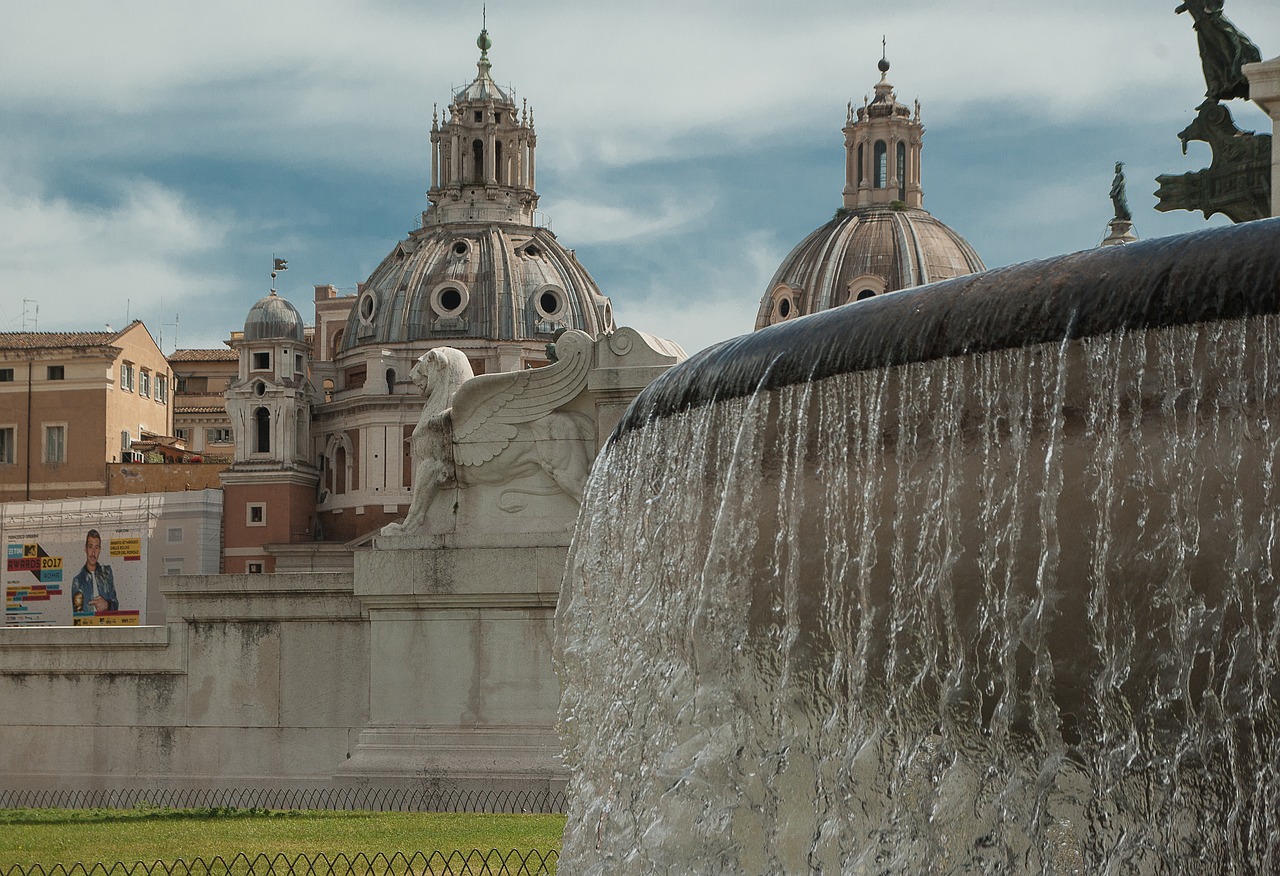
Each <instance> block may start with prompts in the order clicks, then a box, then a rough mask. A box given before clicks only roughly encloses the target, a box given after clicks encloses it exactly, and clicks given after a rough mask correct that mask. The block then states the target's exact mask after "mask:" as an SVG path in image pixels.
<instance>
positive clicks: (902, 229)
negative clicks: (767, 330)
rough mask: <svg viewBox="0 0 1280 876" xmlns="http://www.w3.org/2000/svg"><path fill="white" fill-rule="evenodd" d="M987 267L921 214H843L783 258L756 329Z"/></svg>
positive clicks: (880, 210) (881, 210)
mask: <svg viewBox="0 0 1280 876" xmlns="http://www.w3.org/2000/svg"><path fill="white" fill-rule="evenodd" d="M985 269H986V268H985V266H984V265H983V264H982V259H980V258H979V257H978V254H977V253H976V252H974V249H973V247H972V246H970V245H969V242H968V241H966V240H965V239H964V238H963V237H961V236H960V235H959V234H957V233H956V232H955V231H953V230H951V228H949V227H948V226H946V225H944V224H943V223H942V222H939V221H938V220H937V219H935V218H934V217H933V216H931V215H930V214H929V213H928V212H926V211H924V210H911V209H894V208H892V207H869V208H862V209H856V210H847V211H845V210H842V211H841V212H840V214H839V215H837V216H836V218H835V219H832V220H831V221H830V222H828V223H827V224H826V225H823V226H822V227H821V228H819V229H818V230H817V231H815V232H813V233H812V234H810V235H809V236H808V237H806V238H805V239H804V240H803V241H801V243H800V245H799V246H797V247H796V248H795V249H793V250H792V251H791V253H790V255H788V256H787V257H786V259H784V260H783V262H782V265H781V266H780V267H779V268H778V270H777V272H776V273H775V274H774V275H773V279H772V280H771V281H770V283H769V289H768V291H767V292H766V293H765V296H764V298H763V300H762V301H761V302H760V312H759V314H758V315H757V316H756V328H757V329H761V328H764V327H765V326H768V325H772V324H773V323H775V322H781V321H782V320H785V319H790V318H792V317H795V316H803V315H804V314H807V313H816V312H818V311H820V310H826V309H828V308H831V307H838V306H840V305H841V304H847V303H848V302H850V301H856V300H858V299H859V298H865V297H868V296H869V295H879V294H882V293H885V292H895V291H897V290H898V289H905V288H907V287H910V286H919V285H922V284H924V283H932V282H935V281H937V280H949V279H951V278H952V277H960V276H963V275H965V274H972V273H975V272H977V271H982V270H985Z"/></svg>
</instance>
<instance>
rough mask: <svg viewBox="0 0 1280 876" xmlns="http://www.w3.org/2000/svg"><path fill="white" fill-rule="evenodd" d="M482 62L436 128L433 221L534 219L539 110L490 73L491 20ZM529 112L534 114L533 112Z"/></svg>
mask: <svg viewBox="0 0 1280 876" xmlns="http://www.w3.org/2000/svg"><path fill="white" fill-rule="evenodd" d="M476 47H477V48H479V49H480V60H479V61H477V62H476V70H477V73H476V78H475V80H474V81H472V82H471V84H470V85H467V86H464V87H463V88H460V89H458V90H457V91H456V92H454V95H453V100H451V101H450V103H449V109H448V113H447V114H446V115H447V119H446V120H445V121H442V122H441V123H440V124H439V127H438V128H437V126H436V122H435V119H434V113H433V118H432V126H431V188H430V189H429V190H428V191H427V199H428V200H429V201H430V202H431V204H432V206H431V208H429V209H428V210H427V212H426V213H425V214H424V215H423V221H424V222H425V223H427V224H433V223H441V222H459V221H483V222H514V223H517V224H521V225H532V224H533V213H534V209H535V208H536V207H537V203H538V195H537V192H536V191H535V189H534V182H535V179H534V148H535V146H536V145H537V137H536V135H535V134H534V130H533V112H532V111H530V110H528V109H527V104H522V105H521V107H519V108H517V106H516V102H515V99H514V97H513V96H512V95H511V94H509V93H508V91H506V90H504V89H502V88H501V87H499V86H498V85H497V84H496V83H495V82H494V81H493V78H492V76H491V75H490V69H491V64H490V61H489V49H491V48H492V47H493V40H491V39H490V38H489V28H488V22H487V21H485V22H483V23H482V27H481V30H480V36H479V37H477V38H476ZM526 113H527V118H526V116H525V114H526Z"/></svg>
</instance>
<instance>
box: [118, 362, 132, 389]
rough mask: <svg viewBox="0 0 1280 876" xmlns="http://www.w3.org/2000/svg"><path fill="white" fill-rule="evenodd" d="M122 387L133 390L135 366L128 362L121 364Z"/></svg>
mask: <svg viewBox="0 0 1280 876" xmlns="http://www.w3.org/2000/svg"><path fill="white" fill-rule="evenodd" d="M120 388H121V389H123V390H124V391H125V392H133V366H132V365H130V364H129V363H128V362H124V363H122V364H121V365H120Z"/></svg>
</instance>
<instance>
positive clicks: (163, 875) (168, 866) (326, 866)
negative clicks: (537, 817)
mask: <svg viewBox="0 0 1280 876" xmlns="http://www.w3.org/2000/svg"><path fill="white" fill-rule="evenodd" d="M558 861H559V855H558V854H557V853H556V852H555V851H545V852H540V851H537V850H536V849H535V850H532V851H525V852H521V851H516V850H515V849H512V850H511V851H509V852H505V853H504V852H499V851H498V850H497V849H491V850H490V851H488V852H481V851H479V850H476V851H471V852H466V853H463V852H456V851H455V852H451V853H449V854H448V855H446V854H444V853H443V852H415V853H414V854H412V855H408V856H406V855H404V854H403V853H400V852H396V853H395V854H393V855H391V856H390V857H388V856H386V855H383V854H381V853H379V854H376V855H373V856H372V857H369V856H367V855H364V854H357V855H352V856H347V855H341V854H339V855H334V856H333V857H328V856H326V855H323V854H316V855H297V856H295V857H292V858H290V857H287V856H285V855H283V854H279V855H275V856H268V855H258V856H257V857H253V858H250V857H249V856H248V855H243V854H241V855H236V856H235V857H233V858H231V859H229V860H228V859H224V858H222V857H221V856H218V857H215V858H211V859H209V860H205V859H204V858H192V859H191V860H190V861H187V860H184V859H181V858H179V859H178V860H176V861H155V862H153V863H150V864H148V863H145V862H139V863H136V864H124V863H119V864H91V865H89V866H85V865H84V864H72V865H70V866H64V865H62V864H54V865H52V866H49V867H44V866H41V865H40V864H33V865H31V866H27V867H24V866H22V865H20V864H14V865H13V866H12V867H10V868H9V869H7V870H3V871H0V876H536V874H542V873H554V872H555V871H556V864H557V863H558Z"/></svg>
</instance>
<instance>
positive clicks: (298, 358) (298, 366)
mask: <svg viewBox="0 0 1280 876" xmlns="http://www.w3.org/2000/svg"><path fill="white" fill-rule="evenodd" d="M293 373H294V374H301V373H302V354H301V353H295V354H294V356H293Z"/></svg>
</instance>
